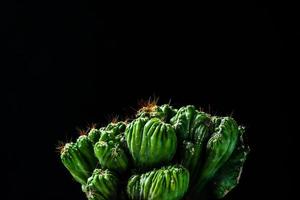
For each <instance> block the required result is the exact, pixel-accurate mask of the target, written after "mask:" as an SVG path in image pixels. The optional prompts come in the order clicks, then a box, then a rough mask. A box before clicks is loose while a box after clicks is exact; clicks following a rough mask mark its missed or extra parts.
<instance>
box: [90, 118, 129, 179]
mask: <svg viewBox="0 0 300 200" xmlns="http://www.w3.org/2000/svg"><path fill="white" fill-rule="evenodd" d="M125 127H126V125H125V123H124V122H118V123H110V124H109V125H108V126H107V127H106V128H105V129H104V130H100V131H101V137H100V139H99V141H98V142H97V143H96V144H95V146H94V152H95V155H96V157H97V158H98V160H99V163H100V165H101V166H102V167H103V168H105V169H111V170H114V171H115V172H119V173H122V172H125V171H126V170H127V168H128V165H129V160H128V157H127V153H126V150H125V149H124V148H125V146H124V131H125Z"/></svg>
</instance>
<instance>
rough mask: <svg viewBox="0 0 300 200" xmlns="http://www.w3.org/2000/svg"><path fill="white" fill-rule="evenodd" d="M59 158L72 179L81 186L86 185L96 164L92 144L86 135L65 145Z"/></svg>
mask: <svg viewBox="0 0 300 200" xmlns="http://www.w3.org/2000/svg"><path fill="white" fill-rule="evenodd" d="M60 157H61V160H62V163H63V164H64V166H65V167H66V168H67V169H68V170H69V172H70V173H71V175H72V176H73V177H74V179H75V180H76V181H78V182H79V183H81V184H85V183H86V181H87V179H88V178H89V177H90V175H91V174H92V172H93V170H94V169H95V167H96V164H97V159H96V158H95V156H94V153H93V146H92V143H91V142H90V141H89V140H88V138H87V136H86V135H82V136H80V137H79V138H78V139H77V141H76V142H75V143H72V142H71V143H67V144H66V145H65V146H64V147H63V149H62V151H61V156H60Z"/></svg>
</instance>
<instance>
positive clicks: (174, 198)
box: [60, 103, 249, 200]
mask: <svg viewBox="0 0 300 200" xmlns="http://www.w3.org/2000/svg"><path fill="white" fill-rule="evenodd" d="M244 132H245V129H244V128H243V127H242V126H239V125H238V124H237V122H236V121H235V120H234V119H233V118H232V117H218V116H211V115H210V114H207V113H205V112H202V111H199V110H197V109H196V107H195V106H191V105H188V106H184V107H181V108H179V109H176V108H173V107H172V106H170V105H168V104H165V105H162V106H158V105H156V104H155V103H149V104H148V105H146V106H144V107H143V108H141V109H139V110H138V112H137V113H136V115H135V118H133V119H131V120H126V123H125V122H122V121H120V122H116V121H113V122H111V123H109V124H107V126H104V127H102V128H100V129H97V128H95V127H93V128H91V129H90V130H89V131H88V133H87V135H82V136H80V137H79V138H78V139H77V140H76V141H75V142H69V143H67V144H65V145H64V146H63V148H61V151H60V152H61V154H60V158H61V161H62V163H63V165H64V166H65V167H66V168H67V170H68V171H69V173H70V174H71V175H72V176H73V178H74V179H75V180H76V181H77V182H79V183H80V184H81V188H82V191H83V192H84V193H85V194H86V197H87V198H88V199H89V200H107V199H110V200H117V199H121V200H180V199H186V200H187V199H201V200H207V199H211V198H212V197H214V198H217V199H222V198H223V197H225V196H226V194H227V193H228V192H230V191H231V190H232V189H233V188H235V187H236V186H237V184H238V182H239V180H240V176H241V172H242V169H243V166H244V163H245V160H246V158H247V155H248V153H249V147H248V146H247V144H246V143H245V142H244V140H243V138H244V136H245V135H244Z"/></svg>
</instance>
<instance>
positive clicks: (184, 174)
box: [127, 166, 190, 200]
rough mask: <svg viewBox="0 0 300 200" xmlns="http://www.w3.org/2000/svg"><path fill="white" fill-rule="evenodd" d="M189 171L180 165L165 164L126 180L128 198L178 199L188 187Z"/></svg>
mask: <svg viewBox="0 0 300 200" xmlns="http://www.w3.org/2000/svg"><path fill="white" fill-rule="evenodd" d="M189 177H190V175H189V171H188V170H187V169H185V168H184V167H182V166H167V167H162V168H160V169H158V170H156V169H154V170H151V171H149V172H147V173H144V174H140V175H139V174H138V175H133V176H132V177H130V178H129V180H128V185H127V192H128V196H129V199H133V200H134V199H152V200H159V199H165V200H178V199H181V198H182V197H183V196H184V194H185V193H186V191H187V189H188V187H189Z"/></svg>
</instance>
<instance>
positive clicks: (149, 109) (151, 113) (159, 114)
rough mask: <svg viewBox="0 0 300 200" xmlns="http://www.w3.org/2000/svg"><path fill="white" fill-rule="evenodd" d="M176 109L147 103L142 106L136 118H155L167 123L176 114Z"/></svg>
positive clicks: (167, 105) (165, 105)
mask: <svg viewBox="0 0 300 200" xmlns="http://www.w3.org/2000/svg"><path fill="white" fill-rule="evenodd" d="M176 112H177V109H175V108H173V107H172V106H170V105H169V104H164V105H161V106H158V105H157V104H156V102H148V103H147V104H145V105H143V106H142V108H140V109H139V110H138V112H137V114H136V116H137V117H151V118H153V117H156V118H159V119H161V120H162V121H164V122H166V123H169V121H170V119H171V118H172V117H173V116H174V115H175V114H176Z"/></svg>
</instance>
